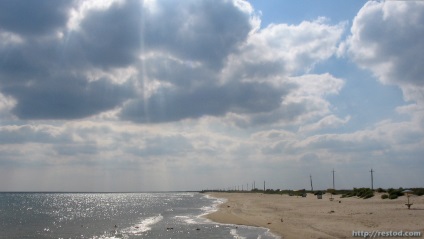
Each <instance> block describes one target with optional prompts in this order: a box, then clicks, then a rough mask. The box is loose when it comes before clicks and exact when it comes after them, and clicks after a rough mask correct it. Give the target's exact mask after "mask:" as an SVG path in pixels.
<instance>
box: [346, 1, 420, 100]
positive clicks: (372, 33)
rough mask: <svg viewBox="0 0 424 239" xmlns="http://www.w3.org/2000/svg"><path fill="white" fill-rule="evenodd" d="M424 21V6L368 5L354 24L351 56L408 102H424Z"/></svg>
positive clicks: (405, 3)
mask: <svg viewBox="0 0 424 239" xmlns="http://www.w3.org/2000/svg"><path fill="white" fill-rule="evenodd" d="M423 21H424V3H423V2H420V1H383V2H378V1H370V2H367V3H366V4H365V5H364V7H363V8H362V9H361V10H360V11H359V12H358V14H357V16H356V17H355V19H354V21H353V25H352V28H351V34H352V35H351V36H350V38H349V39H348V54H349V56H350V57H351V58H352V59H353V60H354V61H355V62H356V63H357V64H358V65H359V66H361V67H362V68H365V69H368V70H370V71H371V72H373V73H374V75H375V76H377V78H378V79H379V80H380V81H381V82H382V83H385V84H395V85H398V86H399V87H400V88H401V89H402V90H403V93H404V97H405V98H406V99H407V100H414V101H416V100H419V101H421V102H422V100H423V97H422V92H423V91H424V80H423V75H424V71H423V68H422V65H423V62H424V56H423V55H422V54H421V52H423V51H424V43H423V42H422V41H420V40H419V39H422V38H423V37H424V26H423V25H422V22H423Z"/></svg>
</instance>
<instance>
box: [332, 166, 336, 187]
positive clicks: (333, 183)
mask: <svg viewBox="0 0 424 239" xmlns="http://www.w3.org/2000/svg"><path fill="white" fill-rule="evenodd" d="M332 172H333V189H336V187H335V185H334V172H336V171H334V168H333V171H332Z"/></svg>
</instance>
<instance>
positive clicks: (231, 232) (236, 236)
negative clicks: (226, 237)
mask: <svg viewBox="0 0 424 239" xmlns="http://www.w3.org/2000/svg"><path fill="white" fill-rule="evenodd" d="M230 234H231V236H233V237H234V238H235V239H246V237H242V236H240V235H239V234H238V233H237V229H231V231H230Z"/></svg>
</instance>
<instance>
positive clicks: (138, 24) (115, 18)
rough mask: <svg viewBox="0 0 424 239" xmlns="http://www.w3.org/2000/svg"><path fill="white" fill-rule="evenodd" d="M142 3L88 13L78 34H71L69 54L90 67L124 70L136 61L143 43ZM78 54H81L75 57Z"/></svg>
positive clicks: (135, 1)
mask: <svg viewBox="0 0 424 239" xmlns="http://www.w3.org/2000/svg"><path fill="white" fill-rule="evenodd" d="M142 19H143V13H142V6H141V1H138V0H128V1H126V2H124V3H122V4H121V3H115V4H113V5H112V6H110V7H109V8H107V9H101V10H99V9H95V10H91V11H89V12H88V13H87V16H86V17H85V18H84V19H83V21H82V22H81V24H80V26H79V27H80V28H79V30H78V31H74V32H70V33H68V34H69V36H68V37H69V38H68V40H67V42H65V43H66V44H67V45H66V46H65V47H67V48H66V49H67V51H66V54H70V55H74V56H75V57H76V59H74V60H76V61H78V60H81V59H85V60H86V62H85V63H87V64H92V65H94V66H99V67H103V68H108V67H124V66H128V65H130V64H132V63H134V62H135V61H136V58H137V57H138V53H139V50H140V46H141V43H142V38H144V37H145V36H144V34H142V32H141V30H142ZM75 52H76V53H78V54H76V55H75Z"/></svg>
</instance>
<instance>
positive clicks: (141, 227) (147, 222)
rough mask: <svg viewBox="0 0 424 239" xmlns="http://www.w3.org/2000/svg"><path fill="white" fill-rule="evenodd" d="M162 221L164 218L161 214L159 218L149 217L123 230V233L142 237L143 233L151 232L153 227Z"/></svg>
mask: <svg viewBox="0 0 424 239" xmlns="http://www.w3.org/2000/svg"><path fill="white" fill-rule="evenodd" d="M162 219H163V216H162V215H160V214H159V215H158V216H154V217H148V218H146V219H144V220H142V221H141V222H140V223H138V224H136V225H134V226H132V227H128V228H125V229H123V230H122V232H123V233H127V234H133V235H140V234H142V233H143V232H146V231H149V230H151V229H152V228H151V226H152V225H154V224H156V223H158V222H160V221H161V220H162Z"/></svg>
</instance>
